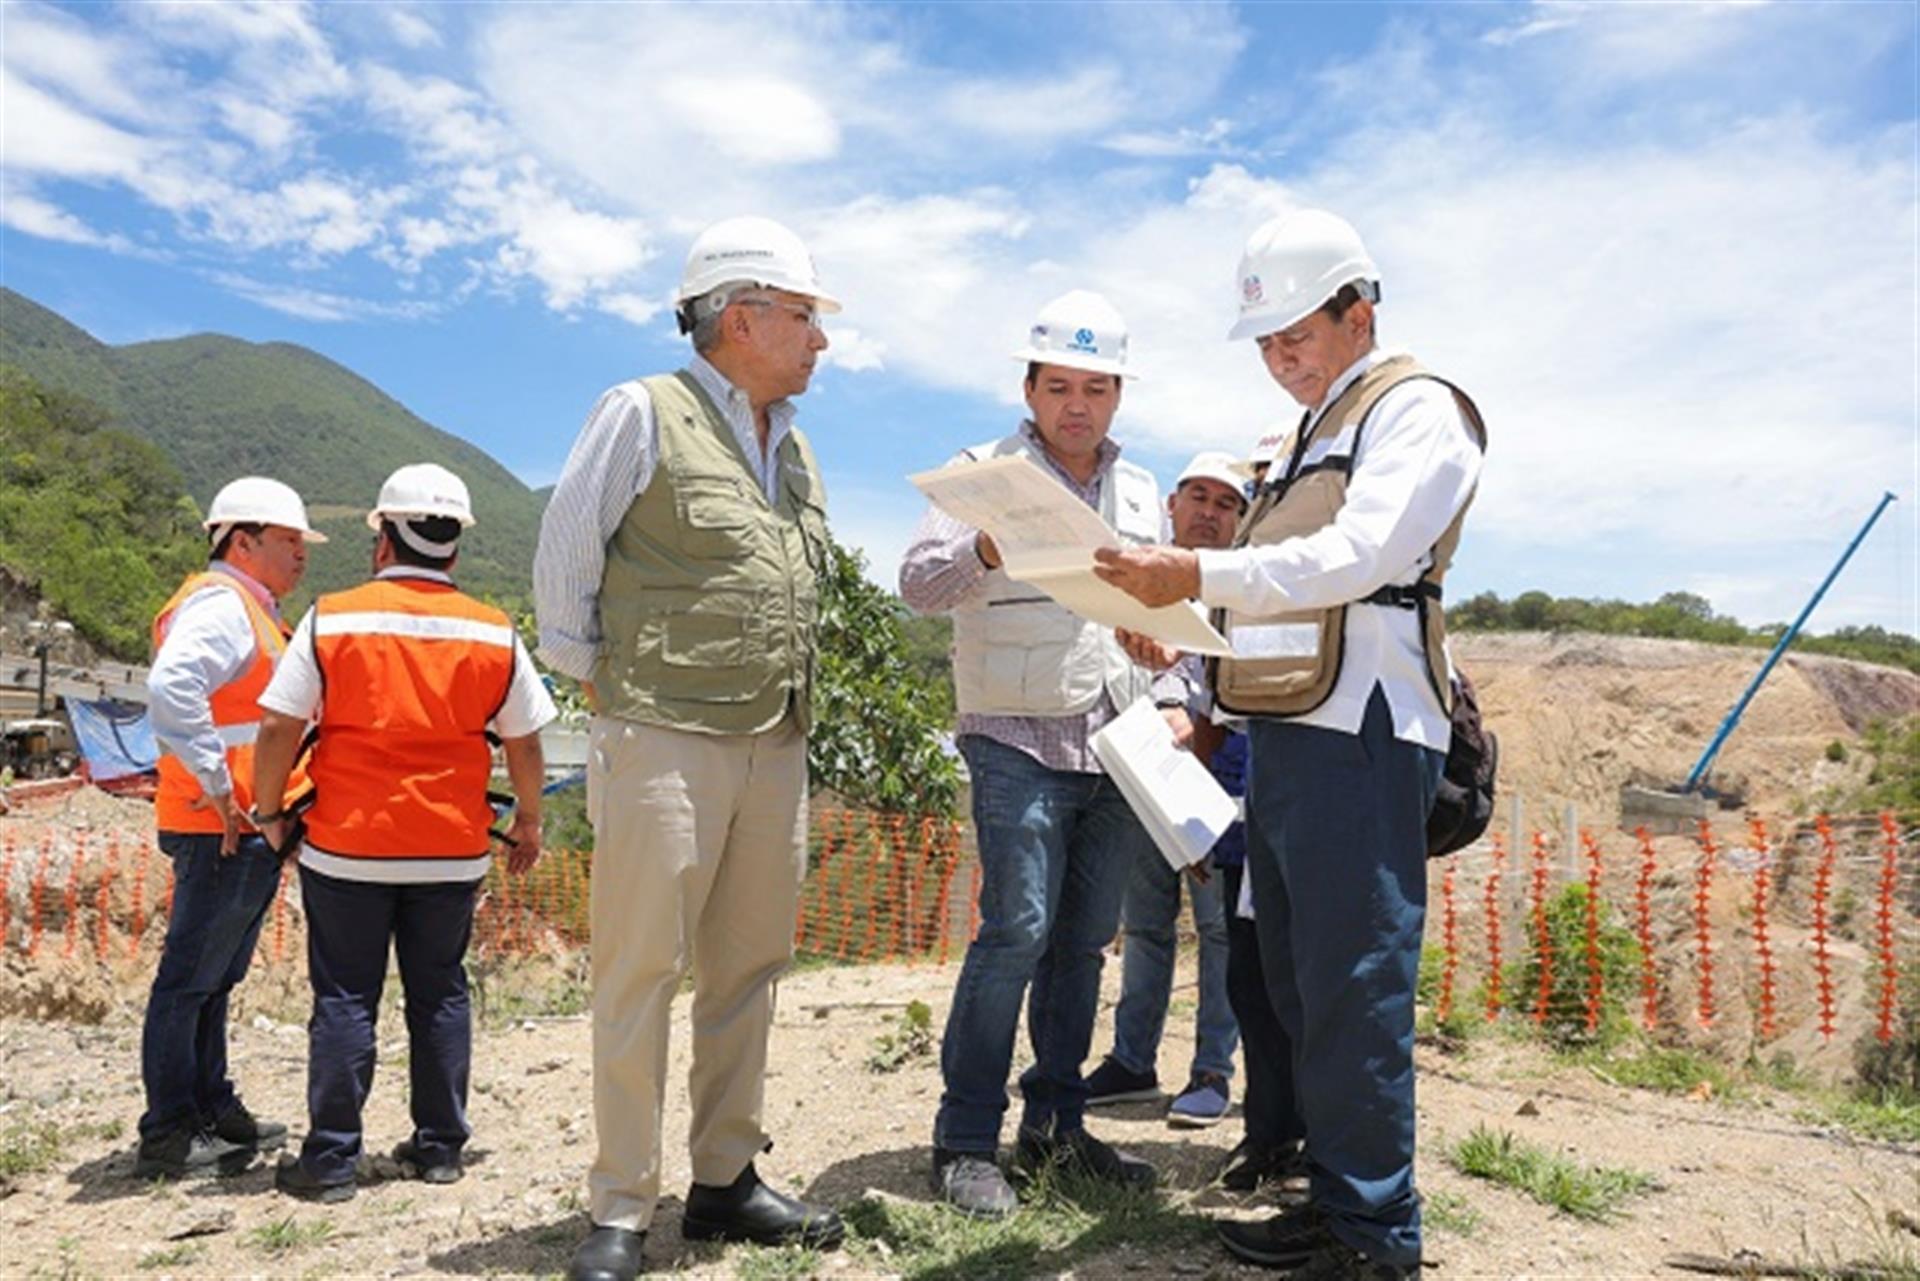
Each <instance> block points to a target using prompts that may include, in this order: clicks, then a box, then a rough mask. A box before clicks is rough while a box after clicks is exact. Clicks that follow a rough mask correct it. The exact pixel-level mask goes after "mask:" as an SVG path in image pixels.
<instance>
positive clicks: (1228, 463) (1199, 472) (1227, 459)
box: [1173, 449, 1247, 500]
mask: <svg viewBox="0 0 1920 1281" xmlns="http://www.w3.org/2000/svg"><path fill="white" fill-rule="evenodd" d="M1190 480H1211V481H1217V482H1218V483H1220V484H1222V485H1225V486H1226V487H1227V488H1228V489H1231V490H1233V491H1234V492H1235V493H1237V494H1239V495H1240V497H1241V498H1242V500H1244V499H1245V498H1246V484H1247V474H1246V473H1245V472H1244V471H1242V470H1241V465H1240V461H1239V460H1238V459H1236V458H1235V457H1234V456H1233V455H1232V454H1229V453H1228V452H1226V451H1225V450H1224V449H1205V450H1202V451H1200V452H1199V453H1197V454H1195V455H1194V456H1193V461H1192V462H1190V463H1188V464H1187V467H1186V470H1185V471H1183V472H1181V473H1180V479H1178V480H1176V481H1174V482H1173V487H1174V488H1175V489H1176V490H1177V489H1179V488H1180V486H1182V485H1184V484H1186V483H1187V482H1188V481H1190Z"/></svg>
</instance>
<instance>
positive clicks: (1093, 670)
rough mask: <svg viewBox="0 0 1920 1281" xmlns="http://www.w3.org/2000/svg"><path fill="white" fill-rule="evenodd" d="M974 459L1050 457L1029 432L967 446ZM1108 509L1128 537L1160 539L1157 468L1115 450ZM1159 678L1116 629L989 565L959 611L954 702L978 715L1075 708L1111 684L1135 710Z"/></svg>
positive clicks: (1128, 540)
mask: <svg viewBox="0 0 1920 1281" xmlns="http://www.w3.org/2000/svg"><path fill="white" fill-rule="evenodd" d="M962 453H963V455H964V456H965V457H967V458H971V459H981V458H1004V457H1008V456H1010V455H1019V456H1022V457H1025V458H1027V459H1029V460H1031V461H1032V462H1033V463H1034V465H1035V466H1038V467H1041V468H1043V469H1044V468H1045V466H1046V463H1045V460H1044V459H1043V457H1042V456H1041V453H1040V450H1039V449H1037V448H1036V447H1035V446H1034V444H1033V442H1032V441H1031V440H1029V439H1028V438H1027V435H1026V433H1025V432H1024V431H1016V432H1014V433H1013V434H1012V435H1011V436H1007V437H1004V438H1002V439H1001V440H997V441H993V442H991V443H989V444H985V445H976V446H974V447H973V448H971V449H968V450H964V451H962ZM1099 511H1100V516H1101V519H1103V520H1105V521H1106V522H1107V524H1109V525H1111V526H1113V527H1114V530H1115V532H1116V533H1118V534H1119V536H1120V541H1121V542H1122V543H1123V544H1124V545H1127V546H1136V545H1140V544H1149V543H1157V542H1159V541H1160V494H1159V486H1158V485H1157V484H1156V483H1155V481H1154V479H1153V473H1151V472H1149V471H1147V470H1145V469H1144V468H1141V467H1136V466H1134V465H1133V464H1131V463H1128V462H1125V461H1123V460H1120V459H1115V460H1114V463H1113V466H1112V467H1110V468H1109V469H1108V470H1107V474H1106V477H1105V479H1104V480H1103V481H1102V482H1101V485H1100V507H1099ZM1152 687H1153V677H1152V674H1151V673H1149V672H1147V671H1146V670H1145V669H1144V668H1141V667H1139V666H1137V665H1135V663H1134V661H1133V660H1132V659H1131V658H1128V657H1127V655H1126V651H1124V650H1122V649H1121V648H1120V645H1119V642H1117V641H1115V640H1114V638H1113V629H1112V628H1111V627H1103V626H1101V625H1100V624H1098V623H1092V622H1088V621H1087V620H1086V619H1084V618H1082V617H1080V615H1078V614H1075V613H1073V612H1072V611H1071V610H1069V609H1067V608H1066V607H1065V606H1063V605H1060V604H1058V603H1057V602H1055V601H1054V599H1053V598H1052V597H1050V596H1048V595H1047V594H1046V593H1045V592H1044V591H1042V590H1041V589H1040V588H1038V587H1035V586H1033V585H1032V584H1031V583H1023V582H1020V581H1018V580H1016V579H1012V578H1009V577H1007V575H1006V572H1005V571H1004V570H1000V569H991V570H988V571H987V574H986V577H985V578H983V579H982V580H981V583H980V586H979V588H978V589H977V590H976V591H975V592H974V593H973V594H972V595H971V596H970V597H969V599H968V600H967V602H966V603H964V604H962V605H959V606H956V607H955V609H954V610H953V690H954V704H955V707H956V708H957V710H959V711H960V712H961V713H962V714H966V715H976V716H1070V715H1073V714H1075V713H1077V712H1084V711H1086V710H1088V709H1089V708H1091V707H1092V706H1093V705H1094V704H1095V703H1096V702H1098V701H1099V698H1100V695H1101V692H1102V691H1103V690H1104V691H1105V692H1106V695H1107V697H1108V698H1109V699H1111V700H1112V702H1113V706H1114V709H1115V710H1116V711H1125V710H1126V709H1127V708H1128V707H1130V706H1132V705H1133V703H1134V701H1135V700H1136V699H1138V698H1140V697H1141V696H1142V695H1144V694H1146V693H1147V692H1148V691H1149V690H1150V689H1151V688H1152Z"/></svg>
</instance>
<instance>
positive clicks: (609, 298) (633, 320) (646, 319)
mask: <svg viewBox="0 0 1920 1281" xmlns="http://www.w3.org/2000/svg"><path fill="white" fill-rule="evenodd" d="M595 305H596V306H598V307H599V308H600V310H601V311H604V312H606V313H607V314H608V315H610V316H618V317H619V318H620V319H622V320H624V321H626V322H627V323H628V324H630V325H637V326H641V327H643V328H644V327H645V326H646V325H648V324H650V323H652V321H653V319H654V318H655V317H656V316H658V315H659V314H660V313H661V312H663V311H665V310H666V309H667V304H666V303H665V302H664V301H662V300H661V299H658V298H645V297H642V296H641V295H639V294H631V293H606V294H601V295H600V297H599V298H598V299H597V300H596V303H595Z"/></svg>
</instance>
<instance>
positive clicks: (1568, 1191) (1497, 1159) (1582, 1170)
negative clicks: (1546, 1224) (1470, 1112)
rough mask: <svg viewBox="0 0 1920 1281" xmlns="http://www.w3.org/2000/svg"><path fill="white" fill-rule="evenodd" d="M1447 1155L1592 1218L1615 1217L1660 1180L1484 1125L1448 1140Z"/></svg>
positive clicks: (1464, 1168) (1481, 1174) (1479, 1174)
mask: <svg viewBox="0 0 1920 1281" xmlns="http://www.w3.org/2000/svg"><path fill="white" fill-rule="evenodd" d="M1446 1156H1447V1161H1448V1162H1449V1163H1450V1164H1451V1165H1452V1166H1453V1167H1454V1168H1455V1169H1457V1170H1459V1171H1460V1172H1461V1173H1462V1174H1470V1175H1472V1176H1473V1177H1475V1178H1477V1179H1486V1180H1488V1181H1489V1182H1493V1183H1498V1184H1501V1185H1503V1186H1505V1187H1510V1188H1513V1189H1514V1190H1516V1191H1519V1192H1524V1193H1526V1195H1528V1196H1530V1197H1532V1198H1533V1199H1534V1200H1536V1201H1538V1202H1540V1203H1541V1204H1542V1205H1550V1206H1552V1207H1553V1208H1555V1209H1556V1210H1559V1211H1561V1212H1562V1213H1564V1214H1570V1215H1572V1216H1573V1217H1575V1218H1577V1219H1589V1220H1592V1221H1594V1222H1605V1221H1606V1220H1608V1219H1612V1218H1614V1217H1616V1216H1617V1215H1618V1214H1620V1213H1621V1205H1622V1203H1624V1202H1625V1201H1626V1200H1627V1198H1629V1197H1632V1196H1636V1195H1638V1194H1640V1193H1643V1192H1647V1191H1650V1190H1652V1189H1653V1188H1654V1187H1656V1186H1657V1185H1656V1184H1655V1182H1654V1180H1653V1178H1652V1177H1651V1176H1649V1175H1646V1174H1642V1173H1640V1172H1639V1171H1637V1170H1620V1169H1613V1168H1611V1167H1608V1166H1599V1165H1582V1164H1579V1163H1577V1162H1574V1161H1569V1160H1568V1159H1567V1158H1566V1157H1563V1156H1559V1155H1557V1154H1555V1153H1552V1152H1548V1151H1547V1150H1546V1149H1544V1148H1540V1147H1536V1146H1534V1145H1533V1144H1531V1143H1526V1142H1523V1141H1522V1140H1520V1139H1517V1138H1515V1137H1514V1136H1513V1135H1512V1134H1511V1133H1509V1132H1508V1131H1505V1130H1500V1131H1494V1130H1489V1129H1488V1128H1487V1127H1486V1126H1484V1125H1479V1126H1475V1127H1474V1129H1473V1133H1471V1134H1469V1135H1468V1136H1467V1137H1466V1138H1464V1139H1462V1140H1461V1141H1460V1142H1458V1143H1455V1144H1452V1145H1451V1146H1449V1147H1448V1149H1447V1152H1446Z"/></svg>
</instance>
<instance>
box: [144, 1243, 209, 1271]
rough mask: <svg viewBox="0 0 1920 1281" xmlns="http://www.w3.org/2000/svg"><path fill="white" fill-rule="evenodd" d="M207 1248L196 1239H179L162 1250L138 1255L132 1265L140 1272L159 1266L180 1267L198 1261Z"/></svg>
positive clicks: (152, 1269) (155, 1268)
mask: <svg viewBox="0 0 1920 1281" xmlns="http://www.w3.org/2000/svg"><path fill="white" fill-rule="evenodd" d="M206 1252H207V1249H206V1247H205V1246H203V1245H201V1244H200V1243H199V1242H198V1241H181V1242H179V1243H178V1244H175V1245H170V1246H168V1247H167V1248H166V1249H164V1250H149V1251H148V1252H147V1253H145V1254H143V1255H141V1256H140V1262H138V1263H137V1264H135V1265H134V1266H135V1267H137V1268H139V1269H140V1270H141V1271H142V1272H155V1271H158V1270H159V1269H161V1268H181V1267H185V1266H186V1265H187V1264H189V1263H198V1262H199V1261H200V1260H201V1258H202V1257H203V1256H204V1255H205V1254H206Z"/></svg>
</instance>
